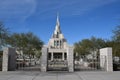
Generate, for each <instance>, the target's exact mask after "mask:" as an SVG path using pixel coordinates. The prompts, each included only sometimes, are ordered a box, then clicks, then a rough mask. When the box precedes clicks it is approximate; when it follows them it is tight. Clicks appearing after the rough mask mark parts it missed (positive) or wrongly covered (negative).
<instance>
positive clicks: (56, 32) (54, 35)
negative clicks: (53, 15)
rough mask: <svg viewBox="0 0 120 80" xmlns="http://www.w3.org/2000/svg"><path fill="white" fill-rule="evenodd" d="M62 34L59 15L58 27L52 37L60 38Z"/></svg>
mask: <svg viewBox="0 0 120 80" xmlns="http://www.w3.org/2000/svg"><path fill="white" fill-rule="evenodd" d="M60 34H61V29H60V21H59V15H58V14H57V20H56V26H55V30H54V33H53V36H52V37H53V38H59V35H60Z"/></svg>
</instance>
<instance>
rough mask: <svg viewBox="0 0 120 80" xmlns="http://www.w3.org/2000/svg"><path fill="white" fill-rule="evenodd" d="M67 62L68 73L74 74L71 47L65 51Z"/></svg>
mask: <svg viewBox="0 0 120 80" xmlns="http://www.w3.org/2000/svg"><path fill="white" fill-rule="evenodd" d="M67 61H68V69H69V72H74V65H73V47H70V46H69V47H68V49H67Z"/></svg>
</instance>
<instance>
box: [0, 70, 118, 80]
mask: <svg viewBox="0 0 120 80" xmlns="http://www.w3.org/2000/svg"><path fill="white" fill-rule="evenodd" d="M0 80H120V71H118V72H102V71H97V72H92V71H90V72H85V71H84V72H73V73H69V72H46V73H43V72H39V71H15V72H0Z"/></svg>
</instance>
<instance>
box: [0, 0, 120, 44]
mask: <svg viewBox="0 0 120 80" xmlns="http://www.w3.org/2000/svg"><path fill="white" fill-rule="evenodd" d="M57 12H59V16H60V25H61V30H62V33H63V34H64V36H65V38H66V39H67V41H68V43H70V44H73V43H74V42H77V41H79V40H82V39H85V38H90V37H91V36H95V37H98V38H103V39H111V36H112V35H113V34H112V30H113V29H115V27H116V26H117V25H119V24H120V0H0V21H2V22H4V24H5V26H6V27H9V28H10V31H11V32H19V33H20V32H29V31H30V32H33V33H34V34H35V35H37V36H38V37H40V38H41V39H42V40H43V41H44V42H45V43H47V42H48V40H49V38H50V37H51V35H52V33H53V31H54V29H55V25H56V16H57Z"/></svg>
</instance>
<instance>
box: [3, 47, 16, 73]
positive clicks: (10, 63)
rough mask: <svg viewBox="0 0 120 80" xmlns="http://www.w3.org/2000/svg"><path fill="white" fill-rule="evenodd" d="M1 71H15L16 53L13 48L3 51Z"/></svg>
mask: <svg viewBox="0 0 120 80" xmlns="http://www.w3.org/2000/svg"><path fill="white" fill-rule="evenodd" d="M2 61H3V62H2V71H8V70H9V71H14V70H15V69H16V53H15V49H14V48H5V49H4V50H3V60H2Z"/></svg>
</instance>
